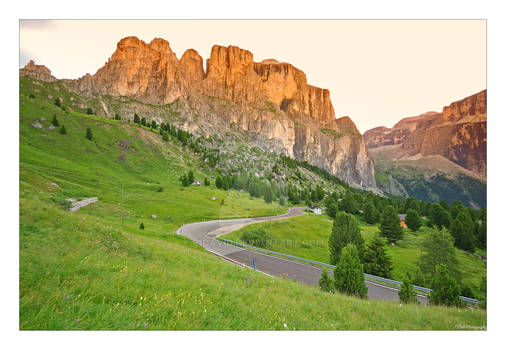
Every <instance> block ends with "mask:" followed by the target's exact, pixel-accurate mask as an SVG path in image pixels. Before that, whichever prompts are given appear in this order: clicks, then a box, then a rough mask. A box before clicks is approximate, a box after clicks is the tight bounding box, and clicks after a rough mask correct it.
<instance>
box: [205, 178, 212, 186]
mask: <svg viewBox="0 0 506 350" xmlns="http://www.w3.org/2000/svg"><path fill="white" fill-rule="evenodd" d="M210 184H211V183H210V182H209V179H208V178H207V177H206V178H204V186H209V185H210Z"/></svg>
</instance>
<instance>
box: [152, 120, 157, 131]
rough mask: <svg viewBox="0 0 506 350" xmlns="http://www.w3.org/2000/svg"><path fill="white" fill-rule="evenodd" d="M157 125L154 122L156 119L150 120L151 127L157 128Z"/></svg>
mask: <svg viewBox="0 0 506 350" xmlns="http://www.w3.org/2000/svg"><path fill="white" fill-rule="evenodd" d="M157 126H158V125H157V124H156V121H154V120H152V121H151V128H152V129H156V128H157Z"/></svg>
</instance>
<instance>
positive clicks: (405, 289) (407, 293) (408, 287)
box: [398, 272, 418, 304]
mask: <svg viewBox="0 0 506 350" xmlns="http://www.w3.org/2000/svg"><path fill="white" fill-rule="evenodd" d="M411 283H412V279H411V274H410V273H409V272H407V273H406V275H404V278H403V280H402V284H401V288H400V289H399V292H398V294H399V300H400V301H402V302H403V303H406V304H408V303H412V304H418V298H417V297H416V292H415V290H414V289H413V285H412V284H411Z"/></svg>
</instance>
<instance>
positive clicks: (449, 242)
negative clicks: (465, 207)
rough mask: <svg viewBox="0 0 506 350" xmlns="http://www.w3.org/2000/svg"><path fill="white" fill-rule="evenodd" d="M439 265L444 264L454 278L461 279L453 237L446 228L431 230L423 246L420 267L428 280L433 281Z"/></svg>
mask: <svg viewBox="0 0 506 350" xmlns="http://www.w3.org/2000/svg"><path fill="white" fill-rule="evenodd" d="M439 264H444V265H445V266H446V268H447V269H448V270H449V271H450V273H451V274H452V276H454V277H455V278H456V279H457V280H459V279H460V272H459V263H458V260H457V255H456V251H455V247H454V246H453V237H452V235H451V234H450V233H449V232H448V230H447V229H446V228H443V229H442V230H438V229H431V230H429V232H428V234H427V236H426V237H425V240H424V241H423V242H422V246H421V253H420V264H419V265H420V269H421V270H422V273H423V274H424V276H425V277H426V278H429V279H432V277H433V276H434V275H435V273H436V268H437V265H439Z"/></svg>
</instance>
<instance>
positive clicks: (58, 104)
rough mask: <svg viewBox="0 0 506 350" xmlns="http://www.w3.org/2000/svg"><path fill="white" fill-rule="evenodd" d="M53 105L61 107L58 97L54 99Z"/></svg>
mask: <svg viewBox="0 0 506 350" xmlns="http://www.w3.org/2000/svg"><path fill="white" fill-rule="evenodd" d="M54 105H55V106H56V107H61V101H60V98H59V97H55V99H54Z"/></svg>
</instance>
